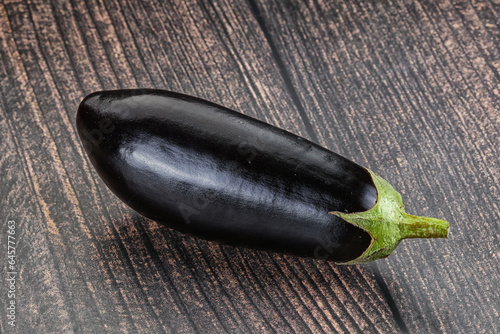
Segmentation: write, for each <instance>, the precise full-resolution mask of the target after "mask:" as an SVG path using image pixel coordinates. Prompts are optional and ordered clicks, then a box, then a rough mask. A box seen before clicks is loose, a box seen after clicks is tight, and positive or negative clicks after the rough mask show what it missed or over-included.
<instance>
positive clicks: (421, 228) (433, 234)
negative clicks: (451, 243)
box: [399, 212, 448, 239]
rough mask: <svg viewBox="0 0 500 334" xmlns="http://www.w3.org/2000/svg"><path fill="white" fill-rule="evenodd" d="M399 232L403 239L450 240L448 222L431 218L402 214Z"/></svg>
mask: <svg viewBox="0 0 500 334" xmlns="http://www.w3.org/2000/svg"><path fill="white" fill-rule="evenodd" d="M402 216H403V219H402V220H401V221H400V222H399V230H400V233H401V238H402V239H407V238H448V222H446V221H444V220H442V219H437V218H431V217H421V216H414V215H410V214H407V213H406V212H404V213H403V214H402Z"/></svg>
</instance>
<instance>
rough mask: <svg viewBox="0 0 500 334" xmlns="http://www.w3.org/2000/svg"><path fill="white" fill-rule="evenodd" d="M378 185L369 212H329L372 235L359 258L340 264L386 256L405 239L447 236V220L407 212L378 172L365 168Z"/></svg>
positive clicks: (398, 196)
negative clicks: (375, 196)
mask: <svg viewBox="0 0 500 334" xmlns="http://www.w3.org/2000/svg"><path fill="white" fill-rule="evenodd" d="M368 172H369V173H370V175H371V176H372V179H373V183H374V184H375V187H376V188H377V203H376V204H375V206H374V207H373V208H371V209H370V210H368V211H362V212H352V213H344V212H337V211H334V212H330V213H331V214H333V215H336V216H338V217H340V218H342V219H344V220H345V221H347V222H349V223H351V224H353V225H354V226H357V227H359V228H361V229H363V230H365V231H366V232H367V233H368V234H370V236H371V237H372V241H371V243H370V245H369V246H368V248H367V249H366V250H365V251H364V252H363V254H361V256H359V257H358V258H356V259H354V260H351V261H349V262H345V263H341V264H359V263H365V262H369V261H373V260H377V259H381V258H384V257H387V256H389V254H391V253H392V251H393V250H394V249H395V248H396V247H397V246H398V245H399V242H400V241H401V240H402V239H405V238H447V237H448V223H447V222H446V221H444V220H441V219H436V218H429V217H418V216H414V215H410V214H407V213H406V212H405V207H404V205H403V200H402V198H401V195H400V194H399V193H398V192H397V191H396V190H394V188H393V187H392V186H391V185H390V184H389V183H388V182H387V181H385V180H384V179H382V178H381V177H380V176H378V175H377V174H375V173H373V172H372V171H371V170H368Z"/></svg>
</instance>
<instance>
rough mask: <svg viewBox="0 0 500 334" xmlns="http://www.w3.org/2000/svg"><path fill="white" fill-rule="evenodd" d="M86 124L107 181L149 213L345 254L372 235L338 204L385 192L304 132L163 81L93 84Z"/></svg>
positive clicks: (222, 235)
mask: <svg viewBox="0 0 500 334" xmlns="http://www.w3.org/2000/svg"><path fill="white" fill-rule="evenodd" d="M77 129H78V133H79V135H80V138H81V140H82V143H83V144H84V147H85V150H86V152H87V154H88V156H89V157H90V160H91V162H92V164H93V165H94V167H95V169H96V170H97V172H98V174H99V175H100V176H101V178H102V179H103V180H104V182H105V183H106V185H107V186H108V187H109V188H110V189H111V190H112V191H113V192H114V193H115V194H116V195H117V196H118V197H119V198H120V199H122V200H123V201H124V202H125V203H126V204H127V205H129V206H130V207H131V208H133V209H134V210H136V211H137V212H139V213H141V214H142V215H144V216H146V217H148V218H150V219H153V220H155V221H158V222H160V223H163V224H165V225H166V226H168V227H170V228H173V229H175V230H178V231H181V232H185V233H189V234H191V235H195V236H198V237H200V238H203V239H208V240H215V241H219V242H222V243H225V244H231V245H235V246H243V247H249V248H254V249H262V250H269V251H273V252H280V253H286V254H293V255H297V256H303V257H315V258H321V259H326V260H332V261H336V262H345V261H350V260H352V259H355V258H357V257H358V256H360V255H361V254H362V253H363V252H364V251H365V250H366V249H367V248H368V246H369V245H370V242H371V237H370V235H369V234H368V233H367V232H365V231H364V230H362V229H360V228H358V227H356V226H354V225H352V224H350V223H348V222H346V221H345V220H343V219H342V218H340V217H338V216H336V215H332V214H329V212H331V211H340V212H346V213H350V212H360V211H366V210H369V209H371V208H372V207H373V206H374V205H375V203H376V201H377V189H376V187H375V185H374V183H373V180H372V177H371V176H370V174H369V172H368V171H367V170H366V169H365V168H363V167H361V166H359V165H357V164H355V163H354V162H352V161H350V160H348V159H346V158H344V157H342V156H340V155H338V154H336V153H333V152H331V151H329V150H327V149H325V148H322V147H321V146H318V145H316V144H314V143H312V142H310V141H308V140H306V139H304V138H301V137H298V136H296V135H294V134H291V133H289V132H287V131H284V130H281V129H278V128H276V127H273V126H271V125H269V124H266V123H264V122H261V121H258V120H256V119H254V118H251V117H248V116H245V115H243V114H241V113H238V112H236V111H233V110H230V109H227V108H225V107H222V106H219V105H217V104H214V103H211V102H208V101H205V100H202V99H198V98H194V97H190V96H187V95H183V94H179V93H173V92H169V91H163V90H145V89H140V90H117V91H103V92H97V93H93V94H91V95H89V96H87V97H86V98H85V99H84V101H83V102H82V103H81V105H80V107H79V109H78V115H77Z"/></svg>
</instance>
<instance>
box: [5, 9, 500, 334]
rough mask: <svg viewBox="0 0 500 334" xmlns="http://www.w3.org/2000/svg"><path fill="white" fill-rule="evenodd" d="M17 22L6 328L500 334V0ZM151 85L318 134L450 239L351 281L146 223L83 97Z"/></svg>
mask: <svg viewBox="0 0 500 334" xmlns="http://www.w3.org/2000/svg"><path fill="white" fill-rule="evenodd" d="M0 27H1V29H0V147H1V155H0V177H1V185H0V195H1V196H0V218H1V221H2V230H1V241H0V244H1V247H0V251H1V254H2V255H1V261H2V262H1V265H0V267H1V269H0V270H1V271H0V272H1V273H2V275H1V280H0V282H1V283H0V293H1V297H0V301H1V303H2V305H1V309H2V311H1V313H0V318H1V321H0V332H2V333H73V332H77V333H107V332H109V333H163V332H168V333H178V332H180V333H195V332H199V333H205V332H207V333H222V332H230V333H246V332H254V333H260V332H264V333H274V332H280V333H290V332H298V333H309V332H312V333H322V332H328V333H330V332H339V333H406V332H409V333H499V332H500V331H499V328H500V314H499V313H500V294H499V286H500V246H499V245H500V214H499V197H500V196H499V156H500V150H499V148H498V147H499V144H500V141H499V132H500V131H499V129H500V124H499V123H500V102H499V101H500V99H499V97H500V47H499V46H500V3H499V2H498V0H493V1H476V0H474V1H469V0H467V1H454V0H453V1H421V2H417V1H396V0H389V1H373V2H371V1H366V2H365V1H360V0H354V1H351V0H344V1H339V2H336V1H335V2H334V1H326V0H310V1H309V0H308V1H288V0H287V1H267V0H249V1H232V2H231V1H226V0H216V1H194V0H193V1H191V0H189V1H184V0H177V1H154V0H146V1H140V0H100V1H97V0H89V1H78V0H69V1H63V0H54V1H39V0H33V1H31V0H3V1H1V2H0ZM134 87H156V88H164V89H169V90H174V91H178V92H183V93H186V94H191V95H196V96H198V97H202V98H205V99H208V100H211V101H214V102H217V103H220V104H223V105H225V106H227V107H230V108H233V109H236V110H239V111H241V112H243V113H245V114H248V115H251V116H254V117H256V118H258V119H261V120H265V121H267V122H269V123H271V124H274V125H276V126H279V127H281V128H284V129H287V130H289V131H291V132H294V133H296V134H299V135H302V136H304V137H306V138H309V139H311V140H313V141H315V142H317V143H319V144H321V145H323V146H325V147H327V148H329V149H331V150H333V151H335V152H338V153H340V154H342V155H344V156H346V157H349V158H350V159H352V160H354V161H356V162H358V163H359V164H362V165H365V166H367V167H370V168H371V169H372V170H374V171H376V172H378V173H379V174H381V175H382V176H383V177H384V178H386V179H387V180H388V181H390V182H391V183H392V184H393V186H394V187H395V188H396V189H398V190H399V191H400V192H401V193H402V195H403V198H404V200H405V203H406V207H407V211H408V212H410V213H415V214H419V215H428V216H434V217H439V218H444V219H447V220H448V221H449V222H450V226H451V228H450V237H449V239H447V240H444V239H439V240H416V239H415V240H409V241H403V242H402V243H401V245H400V246H399V247H398V248H397V250H396V251H395V252H394V253H393V255H391V256H390V257H389V258H387V259H385V260H380V261H377V262H375V263H372V264H367V265H360V266H351V267H346V266H336V265H334V264H331V263H325V262H321V261H316V260H313V259H300V258H295V257H291V256H283V255H277V254H268V253H265V252H257V251H251V250H245V249H239V248H233V247H229V246H220V245H217V244H213V243H210V242H206V241H202V240H197V239H194V238H192V237H189V236H185V235H182V234H179V233H177V232H174V231H171V230H169V229H168V228H165V227H163V226H160V225H158V224H156V223H155V222H152V221H149V220H146V219H144V218H142V217H140V216H139V215H137V214H136V213H134V212H133V211H132V210H131V209H129V208H127V207H126V206H125V205H124V204H123V203H121V202H120V201H119V200H118V199H117V198H116V197H115V196H114V195H113V194H112V193H111V192H110V191H109V190H108V189H107V188H106V186H105V185H104V184H103V182H102V181H101V180H100V179H99V177H98V176H97V174H96V173H95V171H94V170H93V169H92V166H91V165H90V163H89V160H88V158H87V157H86V156H85V154H84V152H83V150H82V146H81V144H80V141H79V139H78V137H77V135H76V132H75V115H76V109H77V106H78V104H79V102H80V101H81V99H82V98H83V97H84V96H85V95H86V94H88V93H90V92H93V91H96V90H102V89H114V88H134ZM9 220H14V221H15V222H16V236H17V245H16V247H17V248H16V251H17V253H16V255H17V256H16V261H17V262H16V266H17V267H16V269H17V271H18V274H17V280H16V297H15V299H16V306H17V308H16V327H15V328H13V327H11V326H10V325H8V323H7V312H6V307H7V301H8V299H7V297H6V296H7V289H8V284H7V282H6V277H7V222H8V221H9Z"/></svg>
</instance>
